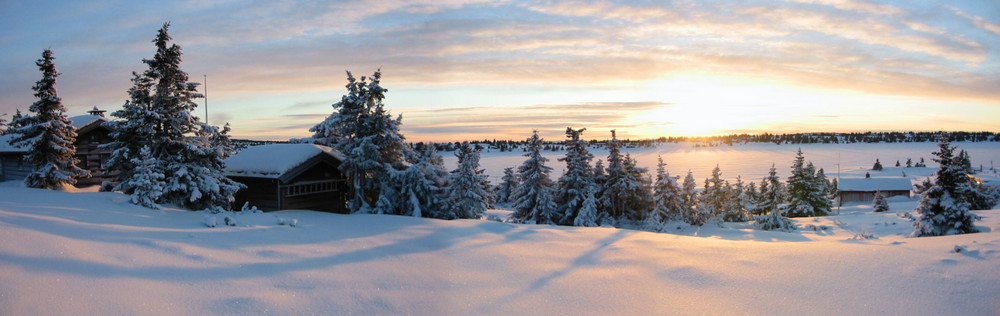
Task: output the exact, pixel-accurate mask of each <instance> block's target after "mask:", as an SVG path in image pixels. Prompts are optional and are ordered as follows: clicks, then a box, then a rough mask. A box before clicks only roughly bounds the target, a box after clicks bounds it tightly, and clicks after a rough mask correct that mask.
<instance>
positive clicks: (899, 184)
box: [838, 177, 913, 205]
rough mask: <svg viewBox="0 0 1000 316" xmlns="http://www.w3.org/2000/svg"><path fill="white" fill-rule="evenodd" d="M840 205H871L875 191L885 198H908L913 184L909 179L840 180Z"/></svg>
mask: <svg viewBox="0 0 1000 316" xmlns="http://www.w3.org/2000/svg"><path fill="white" fill-rule="evenodd" d="M838 185H839V186H840V187H839V188H838V191H839V192H840V193H839V195H840V205H844V203H847V202H864V203H871V202H872V200H874V199H875V191H881V192H882V195H883V196H885V197H886V198H890V197H894V196H905V197H910V191H911V190H912V189H913V184H912V183H911V180H910V179H909V178H900V177H888V178H887V177H880V178H841V179H840V181H838Z"/></svg>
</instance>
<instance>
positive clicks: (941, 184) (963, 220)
mask: <svg viewBox="0 0 1000 316" xmlns="http://www.w3.org/2000/svg"><path fill="white" fill-rule="evenodd" d="M954 150H955V148H954V147H952V146H951V142H949V141H948V139H947V138H946V137H945V136H941V139H940V141H939V142H938V151H937V152H934V153H933V154H934V155H935V156H937V158H936V159H934V161H935V162H937V163H938V164H939V166H940V167H938V170H937V171H935V172H934V175H933V176H932V177H931V178H932V179H934V180H933V182H931V180H927V181H925V182H924V184H923V185H921V186H919V187H918V188H917V191H918V193H919V194H920V203H919V204H918V205H917V208H916V209H914V210H913V211H914V212H915V213H917V217H916V218H915V219H914V221H913V228H914V232H913V234H912V236H914V237H923V236H941V235H955V234H966V233H975V232H978V231H979V230H978V229H976V227H975V224H974V222H975V221H976V220H978V219H979V216H977V215H975V214H973V213H972V212H970V211H969V201H968V200H967V197H968V196H969V195H970V192H971V191H974V189H973V188H972V186H971V185H970V184H969V177H968V176H967V174H966V173H965V170H964V169H963V168H962V167H961V166H957V165H956V164H955V162H954V159H955V157H954Z"/></svg>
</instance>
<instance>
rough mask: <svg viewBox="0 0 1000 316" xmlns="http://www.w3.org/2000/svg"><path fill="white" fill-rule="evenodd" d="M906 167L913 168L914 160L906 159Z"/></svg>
mask: <svg viewBox="0 0 1000 316" xmlns="http://www.w3.org/2000/svg"><path fill="white" fill-rule="evenodd" d="M906 167H907V168H913V159H910V158H906Z"/></svg>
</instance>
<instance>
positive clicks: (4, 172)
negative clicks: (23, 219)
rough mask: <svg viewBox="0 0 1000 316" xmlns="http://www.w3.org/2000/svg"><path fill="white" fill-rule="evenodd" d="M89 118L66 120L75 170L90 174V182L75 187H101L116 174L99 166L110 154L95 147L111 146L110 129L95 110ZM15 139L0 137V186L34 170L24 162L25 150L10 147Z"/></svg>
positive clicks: (80, 180)
mask: <svg viewBox="0 0 1000 316" xmlns="http://www.w3.org/2000/svg"><path fill="white" fill-rule="evenodd" d="M87 113H88V115H80V116H74V117H71V118H69V120H70V121H71V122H72V124H73V128H75V129H76V141H75V142H73V146H76V158H77V159H79V160H80V162H79V163H78V164H77V167H80V168H82V169H86V170H88V171H90V174H91V177H90V178H79V179H77V183H76V186H77V187H86V186H91V185H100V184H101V183H102V182H104V181H111V180H113V179H114V177H115V176H116V175H117V172H109V171H108V170H107V169H104V168H103V167H102V166H103V165H104V163H105V162H107V161H108V159H109V158H110V157H111V151H109V150H106V149H101V148H99V147H98V146H100V145H103V144H107V143H110V142H111V141H112V140H113V139H112V138H111V129H110V128H108V127H107V126H104V122H107V121H108V119H107V118H105V117H104V111H102V110H98V109H97V107H94V109H93V110H91V111H89V112H87ZM13 137H14V135H11V134H8V135H4V136H2V137H0V182H2V181H8V180H23V179H24V178H25V177H27V176H28V174H29V173H31V171H32V170H33V169H34V167H33V166H31V165H29V164H28V163H26V162H25V161H24V155H26V154H27V153H28V149H27V148H26V147H15V146H11V145H10V143H9V141H10V140H12V139H13Z"/></svg>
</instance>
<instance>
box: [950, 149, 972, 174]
mask: <svg viewBox="0 0 1000 316" xmlns="http://www.w3.org/2000/svg"><path fill="white" fill-rule="evenodd" d="M954 164H955V166H956V167H959V168H962V171H965V173H966V174H972V173H973V172H974V171H973V170H972V158H970V157H969V153H968V152H966V151H965V149H962V150H959V151H958V155H955V160H954Z"/></svg>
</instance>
